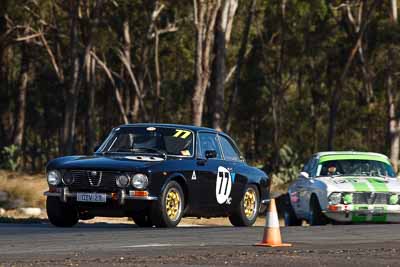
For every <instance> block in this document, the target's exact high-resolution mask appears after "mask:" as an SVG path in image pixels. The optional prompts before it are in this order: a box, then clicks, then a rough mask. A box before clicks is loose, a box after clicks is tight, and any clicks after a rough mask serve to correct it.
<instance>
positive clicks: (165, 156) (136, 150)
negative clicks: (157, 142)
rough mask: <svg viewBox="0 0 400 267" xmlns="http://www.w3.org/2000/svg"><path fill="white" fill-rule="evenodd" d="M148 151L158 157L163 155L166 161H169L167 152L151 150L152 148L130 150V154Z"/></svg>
mask: <svg viewBox="0 0 400 267" xmlns="http://www.w3.org/2000/svg"><path fill="white" fill-rule="evenodd" d="M143 150H145V151H148V152H150V153H155V154H158V155H162V156H163V157H164V159H167V153H165V151H163V150H160V149H156V148H150V147H139V148H132V149H131V150H130V152H140V151H143Z"/></svg>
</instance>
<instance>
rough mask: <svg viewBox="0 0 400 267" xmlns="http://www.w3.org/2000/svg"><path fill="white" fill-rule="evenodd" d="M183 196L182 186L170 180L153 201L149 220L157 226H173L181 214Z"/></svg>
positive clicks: (178, 220)
mask: <svg viewBox="0 0 400 267" xmlns="http://www.w3.org/2000/svg"><path fill="white" fill-rule="evenodd" d="M184 204H185V197H184V194H183V190H182V187H181V186H180V185H179V184H178V183H177V182H175V181H170V182H169V183H168V184H167V185H166V186H165V188H164V191H163V192H162V194H161V197H160V199H159V200H158V201H156V202H154V204H153V207H152V212H151V221H152V222H153V223H154V225H155V226H157V227H175V226H177V225H178V224H179V222H180V221H181V219H182V216H183V208H184V206H185V205H184Z"/></svg>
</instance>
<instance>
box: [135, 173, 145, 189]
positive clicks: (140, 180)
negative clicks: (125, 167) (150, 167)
mask: <svg viewBox="0 0 400 267" xmlns="http://www.w3.org/2000/svg"><path fill="white" fill-rule="evenodd" d="M148 184H149V179H148V178H147V176H146V175H145V174H142V173H137V174H135V175H134V176H133V178H132V186H133V187H135V188H136V189H145V188H146V187H147V186H148Z"/></svg>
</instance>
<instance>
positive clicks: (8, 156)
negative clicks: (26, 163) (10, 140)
mask: <svg viewBox="0 0 400 267" xmlns="http://www.w3.org/2000/svg"><path fill="white" fill-rule="evenodd" d="M1 154H2V158H3V164H2V166H1V167H2V168H4V169H7V170H11V171H16V170H17V169H18V167H19V165H20V159H21V150H20V148H19V147H18V146H16V145H14V144H13V145H10V146H6V147H4V148H3V150H2V151H1Z"/></svg>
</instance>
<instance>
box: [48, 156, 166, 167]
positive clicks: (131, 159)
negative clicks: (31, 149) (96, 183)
mask: <svg viewBox="0 0 400 267" xmlns="http://www.w3.org/2000/svg"><path fill="white" fill-rule="evenodd" d="M162 161H164V159H163V158H159V157H156V156H154V157H153V156H136V155H135V156H96V155H95V156H70V157H62V158H57V159H55V160H53V161H51V162H50V163H49V164H48V166H47V169H78V170H120V171H134V170H137V169H139V168H146V167H149V166H152V165H154V164H159V163H160V162H162Z"/></svg>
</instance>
